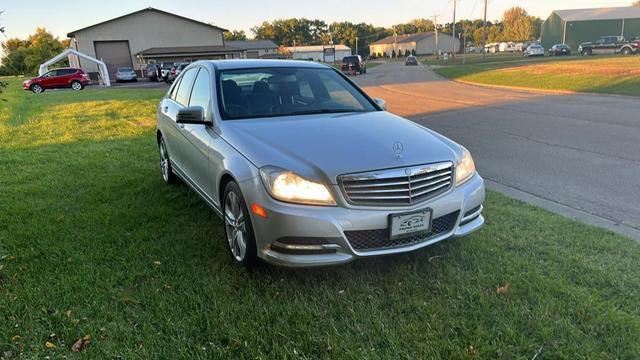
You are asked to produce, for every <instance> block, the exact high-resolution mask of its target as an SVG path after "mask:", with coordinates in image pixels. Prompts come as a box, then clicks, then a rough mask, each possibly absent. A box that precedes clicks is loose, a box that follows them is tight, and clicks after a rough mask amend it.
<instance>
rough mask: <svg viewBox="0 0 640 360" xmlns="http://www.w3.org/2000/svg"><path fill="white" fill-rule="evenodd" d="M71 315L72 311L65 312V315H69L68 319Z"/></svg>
mask: <svg viewBox="0 0 640 360" xmlns="http://www.w3.org/2000/svg"><path fill="white" fill-rule="evenodd" d="M71 313H72V311H71V309H69V310H67V311H65V312H64V314H65V315H67V318H71Z"/></svg>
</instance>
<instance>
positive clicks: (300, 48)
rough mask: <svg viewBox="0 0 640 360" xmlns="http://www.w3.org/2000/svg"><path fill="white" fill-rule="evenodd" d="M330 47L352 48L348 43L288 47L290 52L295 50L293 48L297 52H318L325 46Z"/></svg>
mask: <svg viewBox="0 0 640 360" xmlns="http://www.w3.org/2000/svg"><path fill="white" fill-rule="evenodd" d="M330 47H334V48H335V49H336V51H347V50H349V51H351V48H350V47H348V46H347V45H311V46H296V47H293V46H289V47H287V50H289V51H290V52H293V49H295V50H296V51H295V52H297V53H298V52H317V51H323V49H325V48H330Z"/></svg>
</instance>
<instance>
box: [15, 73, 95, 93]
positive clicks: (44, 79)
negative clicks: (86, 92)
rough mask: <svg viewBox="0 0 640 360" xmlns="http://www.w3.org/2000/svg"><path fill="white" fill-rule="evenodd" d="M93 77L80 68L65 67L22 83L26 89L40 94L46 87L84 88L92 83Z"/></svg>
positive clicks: (77, 89)
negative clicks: (90, 77)
mask: <svg viewBox="0 0 640 360" xmlns="http://www.w3.org/2000/svg"><path fill="white" fill-rule="evenodd" d="M90 84H91V79H89V76H88V75H87V74H86V73H85V72H84V71H82V70H80V69H73V68H65V69H54V70H51V71H49V72H46V73H44V74H42V75H40V76H38V77H35V78H33V79H31V80H26V81H25V82H23V83H22V88H23V89H24V90H30V91H33V92H34V93H36V94H39V93H41V92H43V91H45V90H46V89H55V88H71V89H73V90H75V91H79V90H82V89H84V87H85V85H90Z"/></svg>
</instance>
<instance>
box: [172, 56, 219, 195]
mask: <svg viewBox="0 0 640 360" xmlns="http://www.w3.org/2000/svg"><path fill="white" fill-rule="evenodd" d="M211 92H212V85H211V74H210V73H209V71H208V70H207V69H205V68H203V67H201V68H199V71H198V74H197V76H196V79H195V81H194V83H193V89H192V91H191V97H190V98H189V106H200V107H202V108H203V109H204V114H205V121H206V124H186V125H185V126H184V128H183V129H181V130H182V132H183V134H184V136H185V138H186V139H187V141H188V142H189V144H188V149H186V151H185V162H184V170H185V171H186V172H187V173H188V174H189V177H190V178H191V180H192V181H193V182H194V183H195V185H196V186H197V187H198V188H199V190H200V191H202V192H204V195H206V196H207V197H209V199H210V200H213V199H214V198H215V196H214V186H213V181H212V178H211V177H210V175H209V174H210V169H209V152H210V149H211V139H212V138H213V137H217V135H216V134H215V132H214V130H213V126H211V125H212V124H213V117H212V112H211Z"/></svg>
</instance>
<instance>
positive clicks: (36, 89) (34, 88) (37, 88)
mask: <svg viewBox="0 0 640 360" xmlns="http://www.w3.org/2000/svg"><path fill="white" fill-rule="evenodd" d="M31 91H33V92H34V93H35V94H40V93H41V92H42V86H40V85H38V84H35V85H32V86H31Z"/></svg>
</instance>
